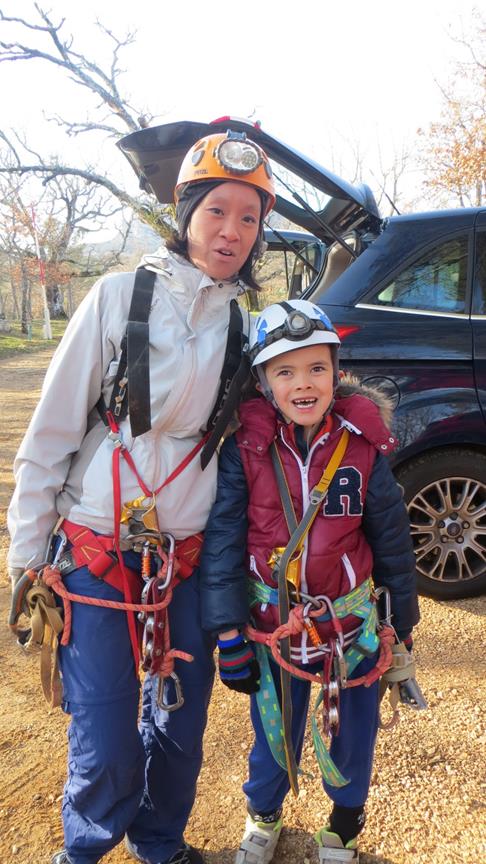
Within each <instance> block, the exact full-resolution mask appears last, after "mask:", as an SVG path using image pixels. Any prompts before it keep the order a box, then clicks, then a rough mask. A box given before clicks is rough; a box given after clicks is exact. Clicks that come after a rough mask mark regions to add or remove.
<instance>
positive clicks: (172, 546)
mask: <svg viewBox="0 0 486 864" xmlns="http://www.w3.org/2000/svg"><path fill="white" fill-rule="evenodd" d="M155 279H156V274H155V273H154V272H151V271H149V270H146V269H145V268H139V269H138V270H137V271H136V274H135V283H134V289H133V293H132V299H131V303H130V311H129V316H128V323H127V329H126V332H125V334H124V337H123V339H122V342H121V355H120V361H119V364H118V369H117V373H116V376H115V381H114V385H113V389H112V394H111V398H110V403H109V407H108V408H107V407H106V405H105V402H104V399H103V396H100V399H99V400H98V403H97V408H98V411H99V413H100V415H101V417H102V419H103V422H104V423H105V425H107V426H108V427H109V430H110V431H109V437H110V438H111V439H112V441H113V444H114V448H113V458H112V469H113V509H114V528H115V530H114V536H113V537H108V536H103V535H97V534H95V533H94V532H93V531H91V530H90V529H88V528H86V527H84V526H81V525H75V524H74V523H70V522H69V521H68V520H64V521H63V522H62V523H61V524H60V525H59V526H58V528H57V530H56V534H57V536H58V537H59V538H61V542H62V544H63V545H65V544H66V543H67V542H69V544H70V545H71V547H72V548H71V549H70V550H69V551H67V552H65V553H64V554H59V553H60V552H62V549H61V550H58V555H57V556H56V563H55V566H53V567H51V566H49V565H47V564H43V565H41V566H40V567H38V568H36V570H29V571H27V572H26V574H25V575H24V577H22V579H21V580H20V582H19V584H18V586H17V588H16V590H15V592H14V597H13V599H12V609H11V613H10V619H9V623H10V626H11V627H12V629H13V630H14V631H17V622H18V619H19V617H20V614H21V612H22V611H23V610H24V609H25V608H26V607H28V608H29V611H30V612H31V614H32V611H33V610H32V606H31V604H30V603H29V602H28V600H27V597H28V595H29V592H30V596H31V597H34V596H35V597H40V596H41V595H42V596H43V594H42V592H40V593H39V591H38V588H39V586H40V585H41V584H42V583H43V586H44V588H43V590H44V592H46V591H47V590H48V588H52V589H53V590H54V591H55V592H56V593H57V594H59V595H60V596H61V597H62V598H63V601H64V617H65V621H64V627H62V623H60V622H62V619H60V616H59V613H58V612H57V617H56V614H55V613H54V612H50V611H49V613H48V615H44V614H43V617H42V620H43V621H45V622H46V626H45V627H44V628H39V627H38V628H36V633H35V639H34V642H35V644H36V645H42V644H46V645H47V644H49V647H50V648H51V647H52V646H53V645H54V644H55V646H56V647H57V638H56V637H57V635H61V644H63V645H66V644H68V642H69V633H70V602H71V601H75V602H80V603H86V604H89V605H102V606H107V607H109V608H113V609H121V610H124V611H126V613H127V619H128V628H129V634H130V640H131V644H132V650H133V656H134V661H135V667H136V670H137V672H138V665H139V662H140V645H141V646H142V651H143V654H144V656H143V663H142V666H143V668H144V669H145V670H147V671H149V672H150V673H151V674H156V675H158V676H159V688H158V702H159V705H160V706H161V707H162V708H164V709H165V710H174V709H175V708H178V707H180V705H182V704H183V696H182V692H181V689H180V683H179V680H178V677H177V675H176V674H175V673H174V671H173V663H174V659H175V658H179V659H183V660H187V661H190V660H192V659H193V658H192V657H191V656H190V655H188V654H186V653H185V652H181V651H177V650H175V649H171V648H170V637H169V623H168V616H167V606H168V604H169V602H170V599H171V596H172V591H173V588H174V587H175V585H176V584H177V583H178V582H179V581H180V580H181V579H182V578H187V577H188V576H190V574H191V573H192V570H193V568H194V567H195V566H196V565H197V563H198V560H199V554H200V549H201V545H202V534H196V535H193V536H192V537H188V538H186V539H185V540H183V541H177V542H175V541H174V539H173V538H172V536H171V535H168V534H161V533H160V532H159V529H158V526H157V524H156V515H155V501H156V496H157V495H158V493H159V492H160V491H161V490H162V489H163V488H164V487H165V486H167V485H168V484H169V483H171V482H172V481H173V480H174V479H175V478H176V477H177V476H178V475H179V474H180V473H181V472H182V471H183V470H184V469H185V468H186V467H187V465H189V463H190V462H191V461H192V460H193V459H194V458H195V457H196V456H197V454H198V453H199V452H200V451H201V450H202V449H203V448H204V456H205V459H204V464H203V466H202V467H203V468H204V467H205V466H206V465H207V464H208V462H209V460H210V459H211V457H212V455H213V454H214V452H215V450H216V449H217V446H218V444H219V442H220V439H221V437H222V434H223V432H224V430H225V428H226V426H227V424H228V422H229V420H230V419H231V416H232V414H233V411H234V409H235V407H236V404H237V401H238V396H239V392H240V389H241V386H242V384H243V383H244V380H245V379H246V376H247V374H248V365H247V360H246V357H245V358H244V359H242V354H243V346H244V343H245V341H246V336H244V334H243V319H242V315H241V311H240V308H239V306H238V304H237V302H236V300H232V301H231V303H230V321H229V327H228V339H227V344H226V350H225V356H224V360H223V367H222V373H221V378H220V385H219V391H218V395H217V399H216V404H215V406H214V408H213V411H212V413H211V416H210V418H209V420H208V424H207V428H208V431H207V432H206V434H205V435H204V436H203V437H202V438H201V440H200V441H199V442H198V443H197V444H196V446H195V447H194V448H193V449H192V450H191V451H190V453H188V454H187V456H186V457H185V458H184V459H183V460H182V461H181V463H180V464H179V465H178V466H177V467H176V468H175V469H174V471H173V472H172V473H171V474H170V475H169V477H167V478H166V480H165V481H164V482H163V483H161V484H160V486H159V487H157V488H156V489H154V490H151V489H149V488H148V487H147V486H146V484H145V483H144V481H143V479H142V478H141V476H140V474H139V473H138V471H137V468H136V466H135V463H134V461H133V459H132V456H131V454H130V453H129V452H128V451H127V449H126V448H125V446H124V444H123V441H122V438H121V432H120V426H119V424H120V422H121V421H122V420H123V419H124V418H125V417H126V416H127V414H129V418H130V427H131V432H132V436H133V437H137V436H138V435H142V434H143V433H144V432H147V431H149V430H150V429H151V416H150V376H149V324H148V318H149V314H150V308H151V304H152V296H153V290H154V284H155ZM121 458H123V459H124V461H125V462H126V463H127V465H128V467H129V468H130V470H131V471H132V473H134V474H135V476H136V478H137V482H138V484H139V486H140V489H141V491H142V492H143V496H142V498H141V499H137V501H135V502H129V505H135V510H136V512H138V513H139V514H140V515H141V522H139V523H138V524H139V525H141V533H139V534H137V535H132V536H133V537H134V539H135V540H137V541H139V545H140V548H141V552H142V573H141V576H142V577H143V579H144V581H145V587H144V588H143V591H142V597H141V600H142V602H137V601H139V599H140V588H141V580H140V577H139V575H138V574H137V573H135V572H134V571H132V570H130V569H129V568H128V567H126V566H125V564H124V560H123V556H122V551H121V546H120V522H121V521H127V520H126V519H124V518H123V513H122V504H121V481H120V459H121ZM202 461H203V460H202ZM146 499H149V500H150V501H151V505H150V506H149V507H148V508H144V507H140V506H139V507H138V510H137V508H136V505H137V504H138V505H140V504H141V502H142V501H144V500H146ZM129 505H126V507H128V506H129ZM124 509H125V508H124ZM129 512H133V511H129ZM150 548H152V549H154V548H155V549H156V550H157V553H158V560H159V561H160V563H161V566H160V568H159V569H158V572H157V576H156V577H151V576H150V573H151V564H150ZM82 566H87V567H88V569H89V570H90V572H91V573H92V575H94V576H95V577H97V578H101V579H103V580H105V581H107V582H108V583H109V584H111V585H112V586H113V587H115V588H117V589H118V590H121V591H122V592H123V598H124V602H123V603H121V602H117V601H109V600H96V599H95V598H91V597H85V596H81V595H74V594H71V593H70V592H68V591H67V590H66V588H65V586H64V585H63V583H62V578H61V577H62V576H66V575H68V574H69V573H70V572H72V571H73V570H75V569H77V568H78V567H82ZM34 583H35V588H36V591H35V592H33V591H32V586H33V584H34ZM46 586H47V588H46ZM36 602H37V601H36ZM133 612H138V613H139V614H138V622H140V621H142V622H144V624H145V626H144V627H143V632H142V628H141V627H140V626H139V624H138V623H137V619H136V618H135V616H134V615H133V614H132V613H133ZM53 616H54V617H56V630H55V637H54V638H53V637H52V632H53V629H54V628H53V627H52V626H51V625H50V620H51V619H52V618H53ZM58 619H59V620H58ZM47 625H48V626H47ZM41 629H42V632H43V635H41ZM48 634H49V635H48ZM31 643H32V637H31ZM32 644H33V643H32ZM46 662H47V661H46V659H45V657H43V659H42V661H41V679H42V683H43V689H44V694H45V696H46V698H47V700H48V702H49V703H50V704H51V706H52V707H53V706H54V705H58V704H60V694H61V688H60V686H59V683H58V681H57V677H58V672H57V657H54V668H53V671H52V672H51V671H50V670H46V668H45V667H46ZM169 676H170V677H172V678H173V680H174V684H175V691H176V699H175V702H174V703H172V704H167V703H166V702H165V701H164V697H163V682H164V679H165V678H166V677H169Z"/></svg>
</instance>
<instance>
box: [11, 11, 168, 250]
mask: <svg viewBox="0 0 486 864" xmlns="http://www.w3.org/2000/svg"><path fill="white" fill-rule="evenodd" d="M33 10H35V14H36V16H37V17H36V18H35V19H34V20H29V19H26V18H20V17H18V16H13V15H8V14H6V13H5V11H4V10H3V9H0V24H1V25H3V28H4V29H5V28H6V27H7V25H13V26H14V27H16V28H20V30H21V31H22V32H23V33H24V34H25V36H26V41H25V42H24V41H11V42H7V41H0V63H14V62H19V61H22V60H23V61H38V62H42V63H44V64H49V65H51V66H54V67H55V68H57V69H58V70H59V71H60V73H61V74H63V75H65V76H66V77H67V78H68V79H69V80H70V81H72V82H73V83H74V84H75V85H77V86H79V87H82V88H83V89H84V90H85V91H87V92H88V93H89V94H90V95H92V96H93V99H94V100H95V108H94V111H95V112H96V114H95V116H96V117H97V119H96V120H74V121H72V120H67V119H65V118H62V117H60V116H58V115H56V116H55V117H52V118H49V119H51V120H53V121H54V122H56V123H57V124H58V125H60V126H61V127H63V128H64V129H65V131H66V133H67V134H68V135H70V136H77V135H81V134H84V133H86V132H89V133H102V134H104V135H105V136H109V137H112V138H115V139H118V138H120V137H121V136H122V135H124V134H127V133H129V132H134V131H136V130H138V129H142V128H145V127H146V126H147V125H148V124H149V123H150V122H151V120H152V119H153V118H152V115H150V114H149V113H148V112H146V111H144V110H137V109H135V108H134V107H133V106H132V105H131V104H130V102H129V100H128V98H125V97H124V96H123V95H122V93H121V90H120V76H121V74H122V71H123V70H122V69H121V68H120V54H121V53H122V51H123V49H124V48H127V47H128V46H129V45H131V44H132V43H133V41H134V39H135V33H127V34H126V36H125V37H124V38H122V39H120V38H118V37H117V36H115V34H114V33H113V32H112V31H111V30H109V29H108V28H106V27H105V26H104V25H103V24H101V23H100V22H97V26H98V27H99V29H100V30H101V32H102V33H103V34H104V36H105V37H106V39H107V40H108V41H109V43H110V44H111V46H112V52H111V62H110V63H109V65H108V66H107V67H106V68H104V67H103V65H102V64H100V63H97V62H96V61H95V60H94V59H89V58H88V56H87V55H86V52H84V51H82V50H78V49H77V47H76V46H75V42H74V37H73V36H72V35H66V34H65V32H64V27H65V19H64V18H63V19H61V21H60V22H59V23H56V22H54V20H53V19H52V17H51V13H50V12H49V11H46V10H45V9H44V8H42V6H41V5H40V4H39V3H33ZM36 40H37V41H39V40H40V43H41V47H38V46H37V45H36V44H32V41H34V43H35V42H36ZM0 135H1V138H2V139H3V142H4V145H5V146H6V147H7V148H8V150H9V152H10V155H11V157H12V159H11V161H10V163H9V164H4V165H2V166H1V167H0V173H3V174H16V175H20V176H21V175H23V174H30V175H32V174H33V175H36V176H39V177H41V178H43V182H44V183H50V182H52V181H53V180H54V179H55V178H59V177H63V176H71V177H78V178H80V179H81V180H83V181H84V182H85V183H86V184H93V185H95V186H98V187H102V188H103V189H104V190H106V191H107V192H108V193H109V194H110V195H112V196H114V197H115V198H116V199H118V201H119V202H120V203H121V204H122V205H123V206H127V207H130V208H132V209H133V211H134V212H135V213H136V215H137V216H138V218H140V219H141V220H142V221H144V222H146V223H147V224H148V225H150V227H152V228H153V229H154V230H156V231H157V232H158V233H160V234H162V236H164V235H166V234H167V220H166V219H165V218H164V212H165V208H161V207H160V205H158V204H157V202H155V201H154V199H153V198H149V197H148V196H143V195H141V196H138V197H134V196H132V195H130V194H129V193H127V192H126V190H125V189H123V188H122V187H120V186H119V185H117V183H115V182H114V181H113V180H111V179H108V178H107V177H106V176H105V175H104V174H103V173H101V172H100V171H97V170H95V168H94V166H92V165H87V166H83V167H79V166H73V165H68V164H65V163H64V162H63V161H62V160H59V159H56V158H52V157H49V158H48V157H42V156H41V155H40V154H39V153H38V152H36V151H35V150H34V149H32V148H31V147H29V146H27V143H26V142H25V141H23V140H21V138H20V137H19V136H17V135H12V134H9V133H7V131H6V130H3V132H0ZM32 157H34V158H32Z"/></svg>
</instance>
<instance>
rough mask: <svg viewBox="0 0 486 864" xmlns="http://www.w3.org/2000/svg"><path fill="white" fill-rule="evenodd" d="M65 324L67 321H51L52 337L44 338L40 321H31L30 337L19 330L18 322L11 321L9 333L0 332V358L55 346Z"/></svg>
mask: <svg viewBox="0 0 486 864" xmlns="http://www.w3.org/2000/svg"><path fill="white" fill-rule="evenodd" d="M66 325H67V321H51V330H52V339H44V337H43V335H42V326H43V322H42V321H34V322H33V323H32V333H31V336H30V338H29V337H28V336H26V335H25V333H22V332H21V329H20V322H17V321H15V322H13V324H12V329H11V331H10V333H0V359H1V358H2V357H12V356H14V355H15V354H26V353H30V352H31V351H38V350H39V348H55V347H56V345H57V344H58V342H59V341H60V340H61V337H62V336H63V334H64V331H65V329H66Z"/></svg>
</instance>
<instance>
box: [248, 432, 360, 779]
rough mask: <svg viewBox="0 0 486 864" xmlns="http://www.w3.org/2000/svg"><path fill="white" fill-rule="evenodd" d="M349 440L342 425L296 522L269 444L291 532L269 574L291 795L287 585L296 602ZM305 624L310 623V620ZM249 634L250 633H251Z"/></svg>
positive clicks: (294, 776) (293, 773) (293, 760)
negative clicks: (317, 522) (305, 554)
mask: <svg viewBox="0 0 486 864" xmlns="http://www.w3.org/2000/svg"><path fill="white" fill-rule="evenodd" d="M348 440H349V431H348V430H347V429H343V431H342V433H341V436H340V438H339V440H338V443H337V445H336V447H335V449H334V452H333V454H332V456H331V458H330V460H329V463H328V465H327V466H326V468H325V470H324V473H323V475H322V477H321V479H320V480H319V483H318V484H317V485H316V486H315V487H314V489H313V490H312V492H311V494H310V504H309V507H308V508H307V510H306V512H305V513H304V515H303V517H302V519H301V521H300V522H299V523H298V524H297V519H296V516H295V512H294V508H293V504H292V499H291V495H290V490H289V488H288V485H287V480H286V477H285V471H284V469H283V465H282V463H281V460H280V454H279V452H278V447H277V445H276V443H275V442H273V444H272V448H271V456H272V463H273V467H274V470H275V475H276V479H277V484H278V488H279V492H280V497H281V499H282V506H283V510H284V514H285V518H286V521H287V525H288V529H289V534H290V540H289V542H288V544H287V546H286V547H285V549H284V551H283V552H282V554H281V555H279V554H277V550H275V552H274V556H275V565H274V569H273V573H272V575H273V578H274V579H275V581H276V582H277V586H278V588H277V592H278V609H279V620H280V627H279V628H277V630H276V631H275V633H274V634H272V637H271V639H273V643H272V644H273V646H274V647H273V648H272V653H273V654H274V656H275V654H278V661H277V662H278V663H279V665H280V684H281V690H282V725H281V728H282V731H283V746H284V750H285V761H286V767H287V772H288V775H289V781H290V786H291V789H292V791H293V793H294V795H298V792H299V784H298V768H297V760H296V757H295V752H294V747H293V743H292V701H291V694H290V680H291V679H290V675H291V674H292V673H291V669H292V668H293V667H292V666H291V663H290V632H287V630H285V628H286V626H287V625H288V623H289V620H290V619H291V609H290V596H289V585H290V586H291V587H292V589H293V591H294V596H295V599H296V600H297V602H298V591H299V588H300V574H299V568H298V565H297V566H296V564H295V562H296V561H298V559H299V558H300V555H301V551H302V548H303V545H304V542H305V538H306V537H307V534H308V533H309V531H310V528H311V526H312V524H313V522H314V519H315V518H316V516H317V513H318V511H319V508H320V506H321V504H322V502H323V501H324V498H325V496H326V494H327V490H328V488H329V485H330V483H331V481H332V478H333V477H334V474H335V472H336V471H337V469H338V467H339V465H340V463H341V461H342V459H343V457H344V454H345V452H346V448H347V445H348ZM291 562H292V565H291V571H290V572H291V582H290V583H289V579H288V574H289V565H290V564H291ZM292 611H294V610H292ZM306 617H307V618H308V619H310V616H309V615H307V616H306ZM294 619H295V613H294V616H293V617H292V621H294ZM304 626H305V625H304V624H302V628H303V627H304ZM308 626H311V622H310V620H309V625H308ZM277 634H278V635H277ZM250 638H253V637H252V636H250ZM277 642H278V645H279V649H278V650H277V649H276V647H275V646H276V645H277ZM269 644H270V643H269ZM259 653H261V652H259Z"/></svg>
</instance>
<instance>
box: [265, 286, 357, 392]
mask: <svg viewBox="0 0 486 864" xmlns="http://www.w3.org/2000/svg"><path fill="white" fill-rule="evenodd" d="M340 344H341V340H340V338H339V336H338V334H337V332H336V330H335V329H334V327H333V325H332V324H331V321H330V320H329V318H328V317H327V315H326V313H325V312H323V310H322V309H320V308H319V306H316V305H315V304H314V303H311V302H310V301H309V300H283V301H282V302H280V303H272V305H271V306H267V307H266V309H263V311H262V312H260V314H259V315H258V317H257V319H256V321H255V324H254V326H253V328H252V333H251V335H250V347H249V355H250V362H251V366H252V368H253V369H254V371H255V374H256V376H257V378H258V380H259V381H260V384H261V387H262V390H263V393H264V395H265V396H266V398H267V399H269V400H270V401H271V402H272V403H273V404H275V402H274V399H273V394H272V391H271V390H270V387H269V384H268V381H267V378H266V375H265V371H264V364H265V363H266V362H267V361H268V360H271V359H272V357H278V356H279V354H285V352H286V351H295V350H296V349H297V348H307V347H308V346H310V345H329V346H330V348H331V355H332V363H333V367H334V388H336V387H337V384H338V380H339V360H338V351H339V346H340Z"/></svg>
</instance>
